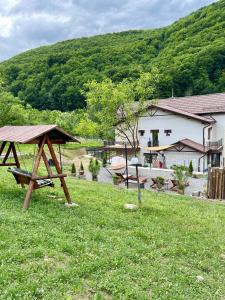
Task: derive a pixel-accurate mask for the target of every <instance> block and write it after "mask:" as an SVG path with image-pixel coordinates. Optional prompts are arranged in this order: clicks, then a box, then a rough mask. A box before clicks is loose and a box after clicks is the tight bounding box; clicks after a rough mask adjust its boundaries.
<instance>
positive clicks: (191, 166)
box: [188, 160, 194, 175]
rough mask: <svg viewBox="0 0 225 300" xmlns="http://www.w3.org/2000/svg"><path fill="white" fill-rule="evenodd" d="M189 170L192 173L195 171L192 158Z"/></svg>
mask: <svg viewBox="0 0 225 300" xmlns="http://www.w3.org/2000/svg"><path fill="white" fill-rule="evenodd" d="M188 171H189V174H190V175H192V173H193V171H194V168H193V163H192V160H191V161H190V164H189V167H188Z"/></svg>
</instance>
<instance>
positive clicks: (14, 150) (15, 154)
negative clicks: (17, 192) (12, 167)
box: [12, 143, 24, 188]
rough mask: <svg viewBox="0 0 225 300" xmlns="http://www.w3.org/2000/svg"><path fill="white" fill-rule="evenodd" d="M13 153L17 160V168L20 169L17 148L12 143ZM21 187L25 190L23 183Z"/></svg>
mask: <svg viewBox="0 0 225 300" xmlns="http://www.w3.org/2000/svg"><path fill="white" fill-rule="evenodd" d="M12 153H13V157H14V160H15V163H16V167H17V168H18V169H20V162H19V158H18V156H17V153H16V147H15V144H14V143H12ZM21 187H22V188H24V184H23V183H21Z"/></svg>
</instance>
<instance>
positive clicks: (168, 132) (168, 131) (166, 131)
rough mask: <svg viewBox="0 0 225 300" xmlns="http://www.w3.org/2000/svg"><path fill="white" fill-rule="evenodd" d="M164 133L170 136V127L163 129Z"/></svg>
mask: <svg viewBox="0 0 225 300" xmlns="http://www.w3.org/2000/svg"><path fill="white" fill-rule="evenodd" d="M164 133H165V134H166V136H170V135H171V133H172V130H171V129H165V130H164Z"/></svg>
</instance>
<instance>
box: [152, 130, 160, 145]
mask: <svg viewBox="0 0 225 300" xmlns="http://www.w3.org/2000/svg"><path fill="white" fill-rule="evenodd" d="M151 134H152V146H153V147H156V146H159V130H158V129H154V130H151Z"/></svg>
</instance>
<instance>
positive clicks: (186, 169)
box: [171, 165, 189, 174]
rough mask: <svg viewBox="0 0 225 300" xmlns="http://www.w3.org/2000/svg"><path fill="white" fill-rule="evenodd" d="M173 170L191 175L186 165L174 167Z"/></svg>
mask: <svg viewBox="0 0 225 300" xmlns="http://www.w3.org/2000/svg"><path fill="white" fill-rule="evenodd" d="M171 169H173V170H177V169H179V170H181V171H183V172H185V173H186V174H189V167H186V166H184V165H172V166H171Z"/></svg>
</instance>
